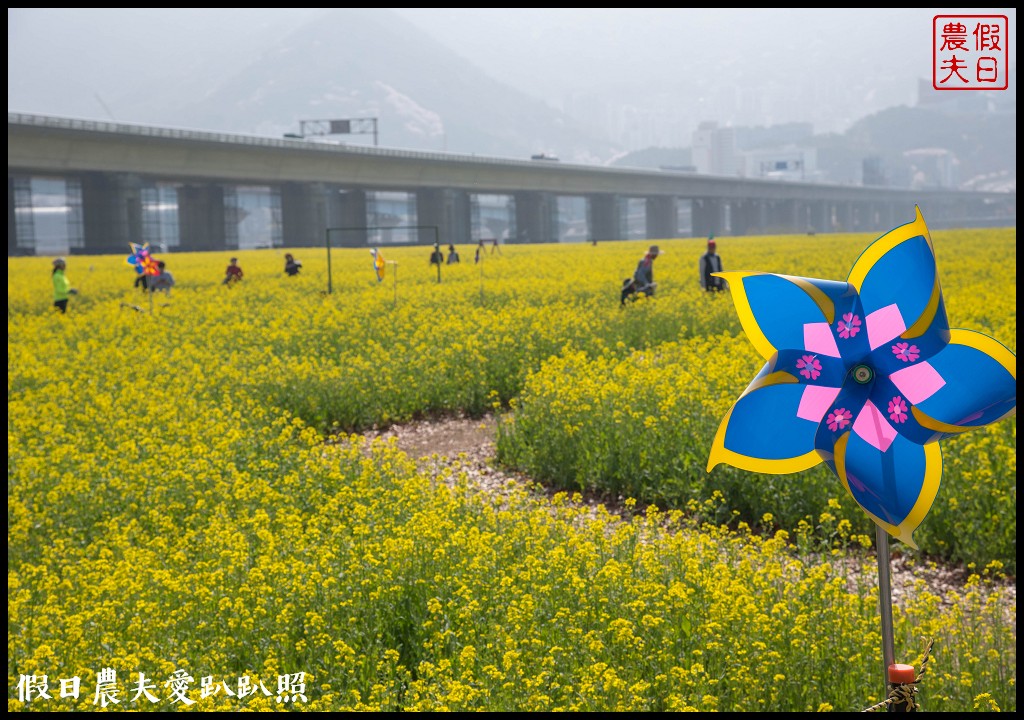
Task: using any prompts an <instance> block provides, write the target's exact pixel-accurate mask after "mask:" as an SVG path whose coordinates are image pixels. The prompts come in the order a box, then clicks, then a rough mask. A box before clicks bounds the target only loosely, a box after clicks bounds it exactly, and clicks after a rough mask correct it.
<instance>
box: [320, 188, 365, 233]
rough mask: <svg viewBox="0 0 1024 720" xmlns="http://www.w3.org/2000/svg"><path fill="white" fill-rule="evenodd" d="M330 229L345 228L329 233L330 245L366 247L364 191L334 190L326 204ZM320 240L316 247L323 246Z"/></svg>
mask: <svg viewBox="0 0 1024 720" xmlns="http://www.w3.org/2000/svg"><path fill="white" fill-rule="evenodd" d="M327 209H328V213H329V214H328V217H329V218H330V227H332V228H346V230H344V231H342V232H332V233H331V245H332V246H335V245H336V246H337V247H367V246H368V245H369V239H368V237H367V232H366V226H367V224H368V223H367V221H366V191H365V190H352V189H349V188H336V189H335V190H334V191H333V192H332V193H331V199H330V200H329V201H328V203H327ZM324 242H325V239H324V238H322V239H321V240H320V242H319V243H317V244H318V245H320V244H323V243H324Z"/></svg>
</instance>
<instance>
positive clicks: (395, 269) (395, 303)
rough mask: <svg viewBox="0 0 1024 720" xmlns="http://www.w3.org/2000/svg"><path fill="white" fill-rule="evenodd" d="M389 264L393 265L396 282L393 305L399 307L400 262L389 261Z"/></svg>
mask: <svg viewBox="0 0 1024 720" xmlns="http://www.w3.org/2000/svg"><path fill="white" fill-rule="evenodd" d="M388 262H389V263H391V264H392V265H393V266H394V273H395V282H394V286H395V300H394V303H393V304H394V306H395V307H398V261H396V260H388Z"/></svg>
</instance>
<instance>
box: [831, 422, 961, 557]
mask: <svg viewBox="0 0 1024 720" xmlns="http://www.w3.org/2000/svg"><path fill="white" fill-rule="evenodd" d="M826 462H827V463H828V465H829V467H830V468H831V469H832V471H833V472H834V473H835V474H836V476H837V477H838V478H839V479H840V481H842V483H843V486H844V487H846V489H847V491H849V493H850V495H851V496H852V497H853V499H854V500H856V501H857V504H858V505H860V506H861V508H862V509H863V510H864V512H865V513H867V514H868V516H869V517H870V518H871V520H872V521H873V522H874V523H875V524H877V525H878V526H879V527H881V528H882V529H883V530H885V531H886V532H887V533H889V534H890V535H892V536H893V537H896V538H898V539H900V540H902V541H903V542H905V543H906V544H907V545H909V546H911V547H912V548H915V549H917V544H916V543H915V542H914V538H913V533H914V531H915V530H916V529H917V528H918V526H920V525H921V523H922V522H923V521H924V518H925V516H926V515H927V514H928V511H929V510H930V509H931V506H932V503H933V502H934V501H935V496H936V495H937V494H938V492H939V483H940V481H941V479H942V451H941V449H940V447H939V444H938V443H929V444H927V445H918V444H917V443H915V442H912V441H910V440H907V439H906V438H904V437H903V436H901V435H897V436H896V437H895V438H893V440H892V442H891V443H889V445H888V447H887V449H886V450H885V451H884V452H883V451H881V450H879V449H878V447H877V446H876V445H875V444H873V443H871V442H868V441H866V440H864V439H863V438H861V437H860V436H859V435H858V433H857V432H856V431H854V432H849V433H846V434H844V435H842V436H840V437H839V439H838V440H837V441H836V443H835V449H834V452H833V456H832V457H831V458H827V459H826Z"/></svg>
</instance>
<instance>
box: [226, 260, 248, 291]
mask: <svg viewBox="0 0 1024 720" xmlns="http://www.w3.org/2000/svg"><path fill="white" fill-rule="evenodd" d="M243 275H244V273H243V272H242V268H240V267H239V266H238V258H231V262H230V263H229V264H228V269H227V270H225V271H224V284H225V285H234V284H235V283H237V282H239V281H240V280H241V279H242V276H243Z"/></svg>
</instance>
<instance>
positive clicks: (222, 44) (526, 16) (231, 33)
mask: <svg viewBox="0 0 1024 720" xmlns="http://www.w3.org/2000/svg"><path fill="white" fill-rule="evenodd" d="M386 10H391V11H393V12H394V13H395V14H396V15H398V16H400V17H402V18H405V19H407V20H408V21H409V22H410V23H412V24H414V25H415V26H416V27H417V28H419V29H420V30H422V31H423V32H425V33H427V34H428V35H430V36H431V37H432V38H434V39H436V40H437V41H438V42H440V43H442V44H443V45H445V46H446V47H448V48H449V49H450V50H451V51H453V52H454V53H456V54H458V55H459V56H461V57H463V58H465V59H466V60H468V61H469V62H471V63H473V64H474V65H475V66H476V67H477V68H479V69H480V70H481V71H482V72H484V73H486V74H487V75H489V76H490V77H491V78H493V79H494V80H496V81H498V82H500V83H505V84H506V85H508V86H509V87H510V88H514V89H516V90H518V91H520V92H522V93H525V94H527V95H530V96H532V97H534V98H536V99H538V100H541V101H543V102H545V103H546V104H548V105H549V106H551V107H552V108H555V109H557V110H560V111H562V112H564V113H565V114H566V115H568V116H570V117H572V118H573V119H575V120H577V121H578V122H580V123H581V124H582V126H583V127H585V128H586V129H587V130H588V131H590V132H593V133H595V134H599V135H604V136H606V137H607V138H608V139H609V140H611V141H613V142H615V143H617V144H619V145H621V146H622V147H623V148H625V149H638V148H643V147H649V146H676V147H682V146H687V145H689V143H690V136H691V134H692V132H693V130H694V129H695V128H696V127H697V125H699V124H700V123H701V122H704V121H714V122H718V123H719V124H721V125H772V124H779V123H787V122H807V123H811V124H813V126H814V130H815V131H816V132H842V131H844V130H846V129H847V128H848V127H849V126H850V125H851V124H852V123H854V122H856V121H857V120H859V119H860V118H862V117H864V116H866V115H870V114H872V113H874V112H877V111H879V110H882V109H884V108H887V107H892V106H896V105H914V104H916V102H917V100H918V92H919V84H920V83H921V82H922V81H929V82H930V79H931V76H932V47H931V43H932V18H933V17H934V16H935V15H940V14H960V15H963V14H968V13H969V14H992V15H996V14H1000V15H1006V16H1007V18H1008V21H1009V28H1010V32H1009V42H1008V50H1009V57H1010V71H1009V82H1010V88H1009V90H1008V91H1006V92H1008V93H1012V94H1014V96H1015V92H1016V45H1015V38H1016V10H1015V9H1013V8H996V9H972V10H965V9H921V8H895V9H859V10H858V9H834V10H802V9H795V8H782V9H775V10H765V9H737V8H733V9H707V8H698V9H684V8H665V9H656V8H581V9H572V8H549V9H540V8H525V9H523V8H390V9H386ZM325 12H326V11H325V10H324V9H322V8H246V9H240V10H234V9H228V8H210V9H177V8H126V9H113V8H90V9H78V10H76V9H63V8H8V111H9V112H12V111H13V112H32V113H42V114H53V115H62V116H71V117H84V118H91V119H97V120H117V121H119V122H142V123H157V124H170V125H174V124H175V123H174V122H173V121H172V120H170V119H168V120H161V117H163V116H161V115H160V114H158V113H155V112H154V113H146V112H145V106H144V104H143V105H141V106H140V102H141V101H140V98H145V97H146V93H147V92H149V93H152V91H153V86H154V84H156V85H158V86H160V85H161V84H166V86H167V87H168V88H170V87H177V86H179V85H181V84H182V83H184V82H186V81H187V82H188V83H189V84H190V89H191V90H192V92H193V94H194V95H195V96H197V97H201V96H202V95H203V93H212V92H214V91H215V90H216V89H217V87H218V83H219V82H222V81H224V80H225V79H226V78H230V77H232V74H233V73H235V72H239V71H241V70H243V69H244V68H245V67H246V64H247V63H248V62H249V61H250V60H251V58H252V57H253V56H254V54H257V55H258V53H259V52H260V49H261V48H266V47H269V46H270V43H271V42H272V41H274V40H275V39H277V40H278V41H280V38H282V37H286V36H287V35H288V33H290V32H292V31H294V30H296V29H298V28H300V27H301V26H302V25H303V24H304V23H307V22H309V21H310V20H312V19H315V18H317V17H320V16H322V15H323V13H325ZM72 16H73V17H74V18H75V19H76V22H75V23H71V25H70V26H69V25H68V23H67V22H66V20H67V19H68V18H69V17H72ZM61 20H64V21H65V22H61ZM338 36H339V42H342V41H343V33H342V32H341V31H340V30H339V33H338ZM387 50H388V51H389V52H390V53H392V54H393V55H395V56H397V57H400V56H401V52H402V48H401V47H394V48H391V47H389V48H387ZM458 91H459V85H458V83H454V82H453V83H452V89H451V92H452V93H457V92H458ZM932 92H939V91H932ZM941 94H942V95H947V96H948V95H950V93H941ZM168 117H170V116H168ZM247 120H248V121H250V122H249V125H248V126H245V125H244V124H243V123H239V122H237V121H236V122H235V126H234V127H233V128H232V131H235V132H255V133H260V132H264V130H263V129H262V128H263V127H265V126H266V123H263V124H262V125H261V118H259V117H252V118H247ZM274 130H275V131H279V128H275V129H274ZM266 132H268V133H269V132H271V131H269V130H268V131H266Z"/></svg>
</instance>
